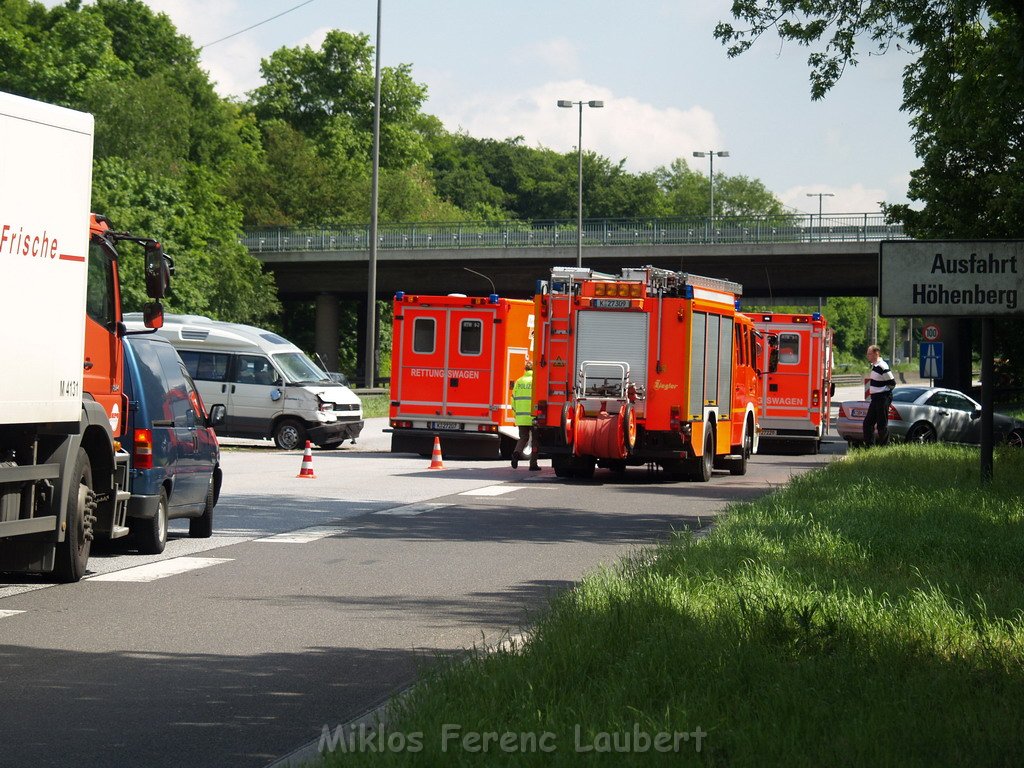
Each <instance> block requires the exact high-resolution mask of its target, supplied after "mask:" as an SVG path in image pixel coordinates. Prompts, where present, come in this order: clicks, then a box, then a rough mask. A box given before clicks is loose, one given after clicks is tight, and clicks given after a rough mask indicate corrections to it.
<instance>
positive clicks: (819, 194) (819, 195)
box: [807, 192, 835, 237]
mask: <svg viewBox="0 0 1024 768" xmlns="http://www.w3.org/2000/svg"><path fill="white" fill-rule="evenodd" d="M807 196H808V197H816V198H818V228H819V229H820V228H821V226H822V222H821V199H822V198H823V197H835V195H834V194H832V193H831V192H808V193H807ZM812 223H813V222H812ZM818 236H819V237H820V236H821V233H820V232H819V233H818Z"/></svg>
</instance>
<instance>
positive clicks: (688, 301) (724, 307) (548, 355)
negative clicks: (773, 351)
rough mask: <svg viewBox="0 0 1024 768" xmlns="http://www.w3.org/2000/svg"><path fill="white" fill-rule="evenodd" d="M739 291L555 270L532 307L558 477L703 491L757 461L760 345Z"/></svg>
mask: <svg viewBox="0 0 1024 768" xmlns="http://www.w3.org/2000/svg"><path fill="white" fill-rule="evenodd" d="M741 292H742V287H741V286H740V285H739V284H737V283H734V282H730V281H728V280H718V279H715V278H710V277H701V276H698V275H690V274H686V273H683V272H672V271H669V270H664V269H657V268H655V267H650V266H648V267H641V268H626V269H623V270H622V274H621V275H619V276H615V275H609V274H602V273H599V272H594V271H592V270H590V269H584V268H580V267H576V268H573V267H558V268H555V269H553V270H552V272H551V279H550V281H541V282H540V283H539V291H538V294H537V296H536V297H535V302H536V314H537V348H538V353H537V357H536V358H535V360H534V363H535V365H534V389H533V393H534V394H533V396H534V404H535V413H536V417H537V433H538V442H539V444H540V452H541V456H542V457H545V456H546V457H549V458H550V459H551V463H552V465H553V467H554V470H555V474H557V475H558V476H559V477H589V476H591V475H592V474H593V472H594V467H595V465H596V466H602V467H607V468H609V469H613V470H616V471H621V470H624V469H625V467H626V466H628V465H643V464H647V463H657V464H659V465H660V466H661V467H663V468H664V469H665V471H666V472H668V473H669V474H670V476H672V477H674V478H683V477H687V476H689V477H693V478H694V479H697V480H701V481H707V480H709V479H710V478H711V472H712V468H713V467H720V468H727V469H729V470H730V471H731V472H732V473H733V474H736V475H742V474H744V473H746V471H747V459H748V458H749V457H750V455H751V454H753V453H755V452H756V451H757V442H758V434H757V426H758V418H759V406H758V394H759V389H758V387H759V385H758V373H757V370H756V364H757V360H758V359H759V355H760V344H759V343H758V341H757V338H758V334H757V332H756V330H755V329H754V326H753V322H752V321H751V320H750V319H749V318H747V317H746V316H745V315H742V314H740V313H739V312H737V311H736V300H737V297H738V296H739V295H740V293H741Z"/></svg>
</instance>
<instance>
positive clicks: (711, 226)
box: [693, 149, 729, 241]
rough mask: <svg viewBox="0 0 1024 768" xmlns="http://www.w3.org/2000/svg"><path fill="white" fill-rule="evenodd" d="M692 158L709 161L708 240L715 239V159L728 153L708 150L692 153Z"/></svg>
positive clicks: (726, 155)
mask: <svg viewBox="0 0 1024 768" xmlns="http://www.w3.org/2000/svg"><path fill="white" fill-rule="evenodd" d="M693 156H694V157H706V158H708V159H709V160H710V161H711V170H710V173H709V174H708V179H709V180H710V186H711V206H710V209H709V215H708V239H709V240H712V241H713V240H714V239H715V158H716V157H728V156H729V153H728V151H715V150H713V149H709V150H708V151H707V152H694V153H693Z"/></svg>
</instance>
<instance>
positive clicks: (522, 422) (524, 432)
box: [512, 358, 540, 472]
mask: <svg viewBox="0 0 1024 768" xmlns="http://www.w3.org/2000/svg"><path fill="white" fill-rule="evenodd" d="M512 408H513V410H514V411H515V414H516V426H517V427H518V428H519V441H518V442H517V443H516V447H515V449H514V450H513V451H512V469H515V468H516V467H518V466H519V460H520V459H521V458H523V452H524V451H525V450H526V445H527V443H529V445H530V471H531V472H537V471H539V470H540V465H539V464H537V438H536V436H535V435H534V433H533V361H532V360H530V359H529V358H527V359H526V373H524V374H523V375H522V376H520V377H519V378H518V379H516V383H515V384H514V385H513V386H512Z"/></svg>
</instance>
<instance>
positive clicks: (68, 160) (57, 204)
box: [0, 93, 170, 581]
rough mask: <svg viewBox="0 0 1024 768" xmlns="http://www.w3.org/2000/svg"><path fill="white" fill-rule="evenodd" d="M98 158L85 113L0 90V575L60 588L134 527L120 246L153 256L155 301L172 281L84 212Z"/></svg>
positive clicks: (152, 310) (154, 252) (150, 311)
mask: <svg viewBox="0 0 1024 768" xmlns="http://www.w3.org/2000/svg"><path fill="white" fill-rule="evenodd" d="M92 149H93V118H92V116H91V115H88V114H85V113H82V112H76V111H74V110H70V109H64V108H62V107H56V106H53V105H50V104H43V103H40V102H37V101H32V100H30V99H25V98H21V97H19V96H13V95H10V94H6V93H0V327H2V328H3V329H4V331H3V337H2V341H0V350H2V356H3V361H4V370H3V375H2V376H0V571H18V572H28V573H52V574H53V575H54V576H55V577H56V578H57V579H59V580H61V581H77V580H78V579H80V578H81V577H82V576H83V575H84V573H85V571H86V565H87V563H88V559H89V550H90V545H91V542H92V539H93V536H94V534H98V535H101V536H105V537H109V538H118V537H121V536H125V535H127V534H128V532H129V529H128V527H127V522H126V517H125V516H126V512H127V501H128V498H129V496H130V494H129V492H128V490H127V487H128V477H127V473H128V454H127V453H126V452H125V451H123V450H122V449H121V447H120V445H119V444H118V443H117V442H116V438H117V436H118V435H119V434H120V432H121V429H122V427H123V420H122V418H121V416H122V415H123V414H125V411H126V408H127V407H128V403H127V401H126V400H125V399H124V394H123V388H122V387H121V383H122V381H123V371H122V367H121V357H120V353H119V350H120V348H121V340H120V338H119V335H120V334H121V333H122V332H123V324H122V323H121V303H120V292H119V287H118V275H117V252H116V250H115V249H114V243H115V242H116V241H118V240H132V241H134V242H137V243H139V244H142V245H143V246H144V247H145V249H146V283H147V292H149V293H150V295H151V296H154V297H157V295H158V294H159V295H160V296H162V295H163V292H164V291H165V290H166V288H167V285H168V281H169V279H170V265H169V263H168V262H167V261H165V257H164V255H163V250H162V248H161V247H160V245H159V243H156V242H155V241H149V240H145V239H143V238H135V237H133V236H131V235H124V234H119V233H114V232H113V231H111V230H110V228H109V227H108V226H107V223H106V221H105V220H103V219H102V218H101V217H96V216H91V215H90V212H89V208H90V192H91V186H92ZM161 313H162V308H161V307H160V305H159V304H158V303H157V304H154V305H150V306H148V307H147V315H149V316H150V317H151V318H153V319H152V322H153V323H158V322H159V317H160V315H161Z"/></svg>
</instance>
